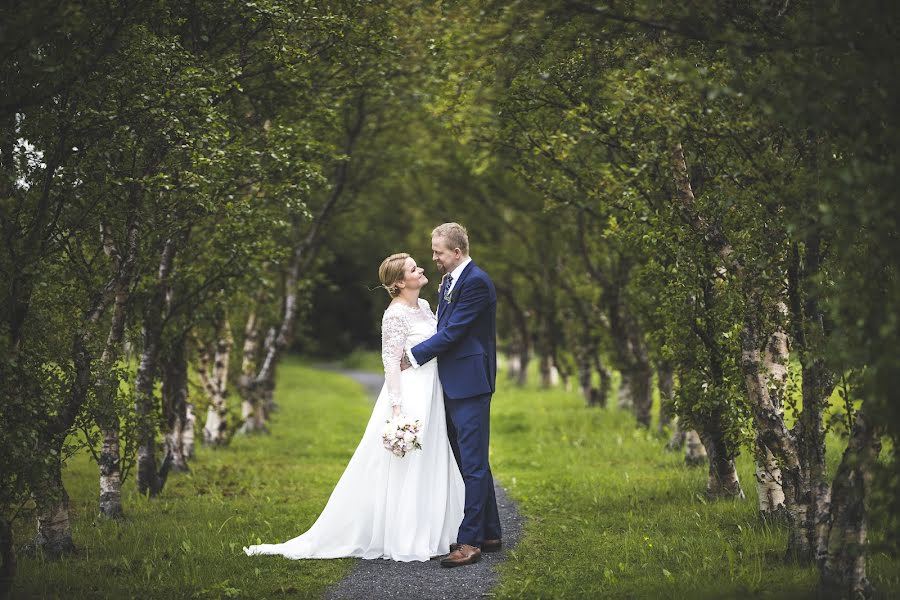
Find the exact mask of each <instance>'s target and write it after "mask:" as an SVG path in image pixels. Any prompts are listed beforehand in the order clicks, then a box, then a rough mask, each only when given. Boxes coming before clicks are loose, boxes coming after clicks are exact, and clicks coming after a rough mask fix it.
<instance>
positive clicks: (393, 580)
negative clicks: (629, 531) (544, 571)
mask: <svg viewBox="0 0 900 600" xmlns="http://www.w3.org/2000/svg"><path fill="white" fill-rule="evenodd" d="M330 370H336V371H339V372H341V373H343V374H345V375H347V376H348V377H351V378H353V379H354V380H356V381H358V382H359V383H361V384H362V385H364V386H365V388H366V390H367V391H368V392H369V395H370V396H371V397H372V398H373V399H374V398H376V397H377V396H378V393H379V392H380V391H381V386H382V384H383V383H384V377H382V376H381V375H378V374H373V373H366V372H363V371H350V370H344V369H330ZM494 489H495V491H496V494H497V507H498V508H499V509H500V523H501V525H502V527H503V550H502V551H500V552H492V553H484V554H482V555H481V562H479V563H476V564H474V565H467V566H465V567H456V568H453V569H446V568H444V567H441V565H440V561H439V560H432V561H428V562H408V563H403V562H394V561H390V560H360V561H358V562H357V564H356V566H355V567H354V569H353V571H352V572H351V573H350V575H348V576H347V577H346V578H345V579H344V580H343V581H341V582H340V583H338V584H337V585H336V586H334V587H332V588H330V589H329V590H328V591H327V592H326V595H325V597H326V598H328V599H329V600H338V599H340V600H345V599H354V600H355V599H366V600H368V599H371V598H404V599H407V598H416V599H417V600H418V599H423V600H442V599H445V598H446V599H448V600H449V599H453V600H467V599H470V598H481V597H482V596H484V595H490V591H491V589H492V588H493V587H494V586H495V585H496V584H497V580H498V574H497V572H496V566H497V565H498V564H500V563H501V562H503V561H504V560H505V559H506V553H507V552H509V551H510V549H512V548H514V547H515V545H516V543H517V542H518V541H519V537H520V536H521V534H522V517H521V516H519V513H518V511H517V510H516V506H515V504H514V503H513V502H512V500H510V499H509V497H507V495H506V491H505V490H504V489H503V488H502V487H501V486H500V485H499V484H498V483H497V482H496V480H495V481H494Z"/></svg>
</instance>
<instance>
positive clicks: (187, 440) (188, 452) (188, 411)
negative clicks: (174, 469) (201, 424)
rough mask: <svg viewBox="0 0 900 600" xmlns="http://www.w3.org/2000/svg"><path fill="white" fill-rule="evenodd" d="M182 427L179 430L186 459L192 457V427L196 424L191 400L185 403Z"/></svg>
mask: <svg viewBox="0 0 900 600" xmlns="http://www.w3.org/2000/svg"><path fill="white" fill-rule="evenodd" d="M184 414H185V419H184V429H182V430H181V448H182V452H183V453H184V457H185V458H186V459H188V460H190V459H192V458H194V437H195V436H194V428H195V427H196V425H197V415H196V413H195V412H194V404H193V403H192V402H186V403H185V411H184Z"/></svg>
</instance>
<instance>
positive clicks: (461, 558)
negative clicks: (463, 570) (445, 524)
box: [441, 544, 481, 567]
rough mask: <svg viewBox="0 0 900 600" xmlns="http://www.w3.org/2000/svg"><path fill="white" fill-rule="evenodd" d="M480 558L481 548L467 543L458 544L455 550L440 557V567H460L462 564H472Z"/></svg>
mask: <svg viewBox="0 0 900 600" xmlns="http://www.w3.org/2000/svg"><path fill="white" fill-rule="evenodd" d="M479 560H481V548H476V547H475V546H470V545H468V544H459V545H457V547H456V550H454V551H453V552H451V553H450V554H449V555H448V556H447V558H442V559H441V566H442V567H461V566H463V565H472V564H475V563H477V562H478V561H479Z"/></svg>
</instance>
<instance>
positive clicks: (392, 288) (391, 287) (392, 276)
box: [378, 252, 409, 298]
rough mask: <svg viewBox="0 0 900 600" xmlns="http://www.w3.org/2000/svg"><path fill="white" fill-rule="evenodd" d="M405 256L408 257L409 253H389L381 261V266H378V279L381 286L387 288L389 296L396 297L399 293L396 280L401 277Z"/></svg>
mask: <svg viewBox="0 0 900 600" xmlns="http://www.w3.org/2000/svg"><path fill="white" fill-rule="evenodd" d="M407 258H409V254H407V253H406V252H400V253H398V254H391V255H390V256H388V257H387V258H386V259H384V260H383V261H381V266H380V267H378V279H380V280H381V287H383V288H384V289H386V290H387V293H388V294H389V295H390V297H391V298H396V297H397V295H398V294H399V293H400V288H398V287H397V282H398V281H400V280H401V279H403V270H404V268H405V267H406V259H407Z"/></svg>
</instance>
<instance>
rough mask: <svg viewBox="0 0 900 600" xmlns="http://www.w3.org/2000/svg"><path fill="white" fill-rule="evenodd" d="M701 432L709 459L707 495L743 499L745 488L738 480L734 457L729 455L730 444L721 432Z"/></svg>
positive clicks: (717, 497)
mask: <svg viewBox="0 0 900 600" xmlns="http://www.w3.org/2000/svg"><path fill="white" fill-rule="evenodd" d="M719 431H721V430H720V429H719V430H713V431H712V432H709V433H707V432H701V433H700V439H701V440H702V441H703V447H704V448H705V449H706V454H707V457H708V459H709V477H708V478H707V480H706V497H707V498H710V499H714V500H719V499H735V498H739V499H743V498H744V490H743V489H742V488H741V482H740V481H739V480H738V474H737V469H736V468H735V466H734V459H733V458H732V457H731V456H729V455H728V445H727V443H726V442H725V440H724V439H723V436H722V435H721V434H720V433H719Z"/></svg>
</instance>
